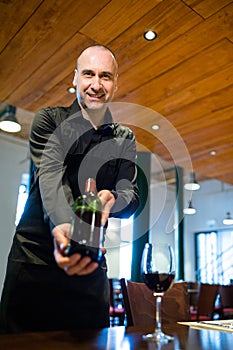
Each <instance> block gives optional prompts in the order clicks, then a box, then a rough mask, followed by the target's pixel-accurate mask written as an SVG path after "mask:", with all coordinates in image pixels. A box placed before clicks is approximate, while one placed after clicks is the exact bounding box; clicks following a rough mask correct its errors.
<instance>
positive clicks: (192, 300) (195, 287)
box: [187, 282, 199, 311]
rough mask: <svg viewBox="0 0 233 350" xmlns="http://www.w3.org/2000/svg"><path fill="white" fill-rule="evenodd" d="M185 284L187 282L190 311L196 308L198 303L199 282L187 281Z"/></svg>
mask: <svg viewBox="0 0 233 350" xmlns="http://www.w3.org/2000/svg"><path fill="white" fill-rule="evenodd" d="M187 284H188V294H189V304H190V311H192V310H196V309H197V304H198V293H199V283H198V282H187Z"/></svg>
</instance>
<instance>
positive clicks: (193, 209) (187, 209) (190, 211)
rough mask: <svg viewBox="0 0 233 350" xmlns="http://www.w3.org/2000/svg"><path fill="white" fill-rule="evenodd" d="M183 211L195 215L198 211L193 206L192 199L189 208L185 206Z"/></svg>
mask: <svg viewBox="0 0 233 350" xmlns="http://www.w3.org/2000/svg"><path fill="white" fill-rule="evenodd" d="M183 213H184V214H187V215H193V214H195V213H196V209H195V208H194V207H193V205H192V201H191V200H190V201H189V202H188V206H187V208H184V210H183Z"/></svg>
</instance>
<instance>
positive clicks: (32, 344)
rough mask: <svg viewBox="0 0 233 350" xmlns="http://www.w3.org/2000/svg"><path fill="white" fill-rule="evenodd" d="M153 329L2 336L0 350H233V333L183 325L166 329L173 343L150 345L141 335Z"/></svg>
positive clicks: (129, 328)
mask: <svg viewBox="0 0 233 350" xmlns="http://www.w3.org/2000/svg"><path fill="white" fill-rule="evenodd" d="M151 331H153V329H146V328H136V327H127V328H126V327H123V326H122V327H111V328H105V329H101V330H75V331H56V332H40V333H24V334H12V335H0V349H4V350H5V349H6V350H8V349H9V350H11V349H12V350H25V349H30V350H38V349H40V350H42V349H43V350H45V349H46V350H47V349H49V350H74V349H75V350H100V349H101V350H145V349H147V350H156V349H158V350H166V349H170V350H171V349H174V350H183V349H185V350H199V349H203V350H210V349H211V350H223V349H224V350H232V346H233V345H232V344H233V333H229V332H228V333H227V332H219V331H216V330H205V329H204V330H202V329H201V330H199V329H193V328H189V327H187V326H183V325H177V324H174V325H171V326H167V327H164V331H166V333H168V334H170V335H171V334H173V335H174V341H173V342H170V343H168V344H165V345H162V346H156V345H155V344H151V343H148V342H147V341H144V340H143V339H142V335H143V334H145V333H148V332H151Z"/></svg>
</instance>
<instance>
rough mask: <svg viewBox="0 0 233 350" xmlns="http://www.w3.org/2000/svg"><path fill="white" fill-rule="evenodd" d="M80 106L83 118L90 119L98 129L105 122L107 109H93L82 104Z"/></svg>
mask: <svg viewBox="0 0 233 350" xmlns="http://www.w3.org/2000/svg"><path fill="white" fill-rule="evenodd" d="M79 106H80V108H81V111H82V115H83V118H84V119H87V120H89V122H90V123H91V124H92V125H93V127H94V128H95V129H98V128H99V127H100V126H101V125H102V124H103V122H104V115H105V112H106V109H104V110H96V109H95V110H91V109H87V108H83V106H82V105H81V104H79Z"/></svg>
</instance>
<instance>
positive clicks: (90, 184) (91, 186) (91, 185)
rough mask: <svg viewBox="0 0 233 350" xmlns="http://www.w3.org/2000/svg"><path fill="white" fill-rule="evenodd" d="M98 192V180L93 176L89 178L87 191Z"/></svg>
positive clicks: (86, 186) (86, 185)
mask: <svg viewBox="0 0 233 350" xmlns="http://www.w3.org/2000/svg"><path fill="white" fill-rule="evenodd" d="M90 192H92V193H94V194H95V193H96V181H95V180H94V179H93V178H89V179H87V181H86V184H85V193H90Z"/></svg>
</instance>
